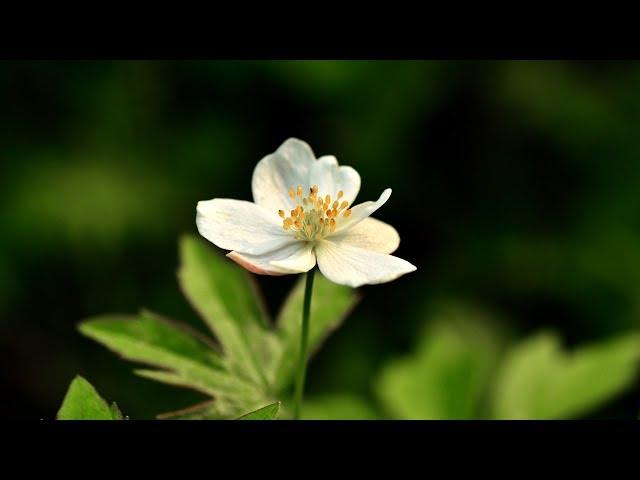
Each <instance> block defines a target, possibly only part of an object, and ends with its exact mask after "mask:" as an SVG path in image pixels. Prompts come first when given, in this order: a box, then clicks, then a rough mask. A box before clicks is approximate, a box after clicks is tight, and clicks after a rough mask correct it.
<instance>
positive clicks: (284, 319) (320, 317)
mask: <svg viewBox="0 0 640 480" xmlns="http://www.w3.org/2000/svg"><path fill="white" fill-rule="evenodd" d="M304 283H305V279H304V278H300V280H299V281H298V282H297V284H296V286H295V287H294V288H293V290H292V291H291V293H290V294H289V297H288V298H287V300H286V301H285V303H284V305H283V307H282V309H281V311H280V314H279V315H278V320H277V326H278V332H277V333H278V338H279V339H280V342H281V345H280V349H279V351H278V352H277V355H276V356H275V362H274V364H273V365H272V367H273V369H274V371H273V377H274V378H275V386H276V389H277V390H278V391H284V390H285V389H287V388H288V387H289V386H290V385H291V384H292V382H293V376H294V372H295V368H296V365H297V361H298V352H299V349H300V331H301V327H302V303H303V297H304ZM358 300H359V298H358V295H357V293H356V292H355V290H353V289H351V288H349V287H345V286H342V285H337V284H335V283H332V282H330V281H329V280H327V279H326V278H324V277H323V276H322V275H320V274H319V273H316V278H315V280H314V286H313V296H312V298H311V312H310V325H309V352H310V355H313V353H315V351H317V350H318V349H319V347H320V345H321V344H322V342H323V340H324V339H325V338H326V337H328V336H329V335H330V334H331V332H333V331H334V330H335V329H336V328H338V326H339V325H340V324H341V323H342V321H343V320H344V319H345V318H346V317H347V315H348V314H349V313H350V312H351V310H353V308H354V307H355V305H356V303H357V302H358Z"/></svg>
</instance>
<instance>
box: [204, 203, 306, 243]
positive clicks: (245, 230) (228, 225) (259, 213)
mask: <svg viewBox="0 0 640 480" xmlns="http://www.w3.org/2000/svg"><path fill="white" fill-rule="evenodd" d="M196 225H197V227H198V231H199V232H200V235H202V236H203V237H204V238H206V239H207V240H209V241H210V242H212V243H214V244H215V245H216V246H218V247H220V248H224V249H225V250H237V251H240V252H243V253H249V254H252V255H260V254H262V253H266V252H270V251H273V250H276V249H278V248H280V247H283V246H285V245H288V244H291V243H293V242H295V241H296V239H295V238H294V237H293V235H290V234H289V233H287V232H286V231H285V230H283V228H282V223H281V220H280V218H279V217H278V215H277V213H275V212H270V211H269V210H266V209H265V208H263V207H261V206H259V205H256V204H255V203H252V202H247V201H244V200H232V199H228V198H215V199H213V200H207V201H202V202H198V206H197V215H196Z"/></svg>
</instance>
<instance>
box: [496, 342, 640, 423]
mask: <svg viewBox="0 0 640 480" xmlns="http://www.w3.org/2000/svg"><path fill="white" fill-rule="evenodd" d="M638 360H640V335H639V334H637V333H632V334H627V335H623V336H620V337H618V338H614V339H611V340H608V341H605V342H601V343H597V344H593V345H588V346H584V347H581V348H579V349H577V350H575V351H573V352H566V351H565V350H563V349H562V346H561V342H560V339H559V338H558V336H557V335H556V334H555V333H551V332H542V333H539V334H537V335H535V336H533V337H531V338H529V339H527V340H525V341H523V342H521V343H520V344H518V345H516V346H515V347H514V348H513V349H512V350H511V351H510V353H509V354H508V355H507V357H506V359H505V361H504V364H503V368H502V369H501V371H500V372H499V375H498V380H497V384H496V389H495V403H494V416H495V417H496V418H505V419H561V418H576V417H579V416H581V415H584V414H586V413H589V412H590V411H592V410H593V409H595V408H596V407H598V406H600V405H602V404H603V403H605V402H606V401H608V400H610V399H611V398H613V397H614V396H615V395H617V394H619V393H620V392H622V391H623V390H624V389H625V388H627V387H628V386H629V385H630V384H631V383H632V381H633V380H634V378H635V377H636V374H637V369H638Z"/></svg>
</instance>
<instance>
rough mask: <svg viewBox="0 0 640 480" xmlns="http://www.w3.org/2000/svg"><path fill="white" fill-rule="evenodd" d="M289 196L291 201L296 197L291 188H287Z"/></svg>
mask: <svg viewBox="0 0 640 480" xmlns="http://www.w3.org/2000/svg"><path fill="white" fill-rule="evenodd" d="M289 196H290V197H291V199H292V200H293V199H294V198H295V197H296V195H295V193H294V192H293V187H291V188H289Z"/></svg>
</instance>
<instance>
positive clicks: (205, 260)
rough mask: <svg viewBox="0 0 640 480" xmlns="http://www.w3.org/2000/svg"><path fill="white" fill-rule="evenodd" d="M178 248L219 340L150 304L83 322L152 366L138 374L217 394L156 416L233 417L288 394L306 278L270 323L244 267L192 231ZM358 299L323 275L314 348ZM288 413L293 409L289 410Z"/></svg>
mask: <svg viewBox="0 0 640 480" xmlns="http://www.w3.org/2000/svg"><path fill="white" fill-rule="evenodd" d="M180 252H181V259H182V264H181V267H180V271H179V274H178V277H179V281H180V284H181V286H182V289H183V290H184V293H185V295H186V296H187V298H188V299H189V300H190V301H191V303H192V304H193V306H194V308H195V309H196V310H197V311H198V312H199V314H200V315H201V316H202V318H203V320H204V321H205V323H206V324H207V325H208V326H209V329H210V330H211V331H212V332H213V333H214V334H215V335H216V338H217V340H218V341H219V344H218V343H214V341H213V339H210V338H208V337H207V336H205V335H202V334H200V333H198V332H196V331H194V330H193V329H190V328H187V327H185V326H182V325H180V324H178V323H175V322H171V321H169V320H167V319H164V318H162V317H160V316H159V315H157V314H154V313H151V312H148V311H143V312H142V313H140V314H139V315H105V316H102V317H96V318H92V319H89V320H87V321H85V322H83V323H81V324H80V326H79V330H80V331H81V332H82V333H83V334H84V335H86V336H88V337H90V338H92V339H94V340H96V341H97V342H99V343H102V344H103V345H105V346H106V347H107V348H109V349H111V350H113V351H115V352H116V353H118V354H120V355H121V356H122V357H123V358H125V359H128V360H132V361H134V362H138V363H142V364H145V365H147V366H151V367H155V368H143V369H137V370H135V373H136V374H137V375H139V376H141V377H144V378H148V379H151V380H155V381H158V382H162V383H166V384H169V385H173V386H177V387H184V388H191V389H194V390H197V391H199V392H202V393H205V394H206V395H208V396H210V397H211V398H212V399H213V401H211V402H205V403H202V404H198V405H195V406H193V407H189V408H187V409H183V410H179V411H176V412H168V413H165V414H161V415H159V418H208V419H214V418H216V419H217V418H228V419H232V418H238V417H239V416H240V415H241V414H243V413H245V412H252V411H254V410H256V409H258V408H260V407H263V406H264V405H268V404H273V402H275V401H276V400H279V399H282V398H287V397H288V395H289V392H288V389H289V387H290V386H291V384H292V382H293V375H294V369H295V364H296V362H297V359H298V348H299V341H300V323H301V317H302V295H303V286H302V284H300V283H299V284H298V285H297V286H296V287H295V289H294V290H293V292H292V294H291V295H290V296H289V298H288V300H287V302H286V304H285V306H284V307H283V309H282V312H281V314H280V317H279V321H278V324H277V326H276V327H275V328H274V327H273V326H271V325H268V324H267V323H266V320H265V315H264V314H263V313H262V312H263V309H262V306H261V301H260V300H259V294H258V291H257V290H256V289H255V285H254V284H253V283H252V282H251V280H250V277H249V276H248V274H247V273H246V271H245V270H244V269H242V268H241V267H240V266H238V265H237V264H235V263H233V262H232V261H231V260H229V259H226V258H224V257H223V256H221V255H219V254H216V253H214V250H213V249H212V248H210V247H209V246H208V245H206V244H205V243H204V242H203V241H201V240H199V239H196V238H194V237H191V236H186V237H184V238H183V239H182V241H181V242H180ZM355 301H356V295H355V294H354V292H353V290H351V289H349V288H347V287H342V286H339V285H335V284H333V283H331V282H329V281H328V280H326V279H324V278H322V277H321V276H318V278H317V279H316V282H315V286H314V292H313V300H312V306H311V329H310V349H311V350H315V349H317V348H318V346H319V345H320V343H321V341H322V340H323V339H324V338H325V337H326V336H327V335H328V334H329V333H330V332H331V331H332V330H333V329H334V328H336V327H337V326H338V325H339V323H340V322H341V321H342V319H343V318H344V317H345V316H346V314H347V313H348V312H349V311H350V310H351V308H352V307H353V306H354V305H355ZM283 413H284V414H286V415H288V410H286V409H282V411H281V414H283Z"/></svg>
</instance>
